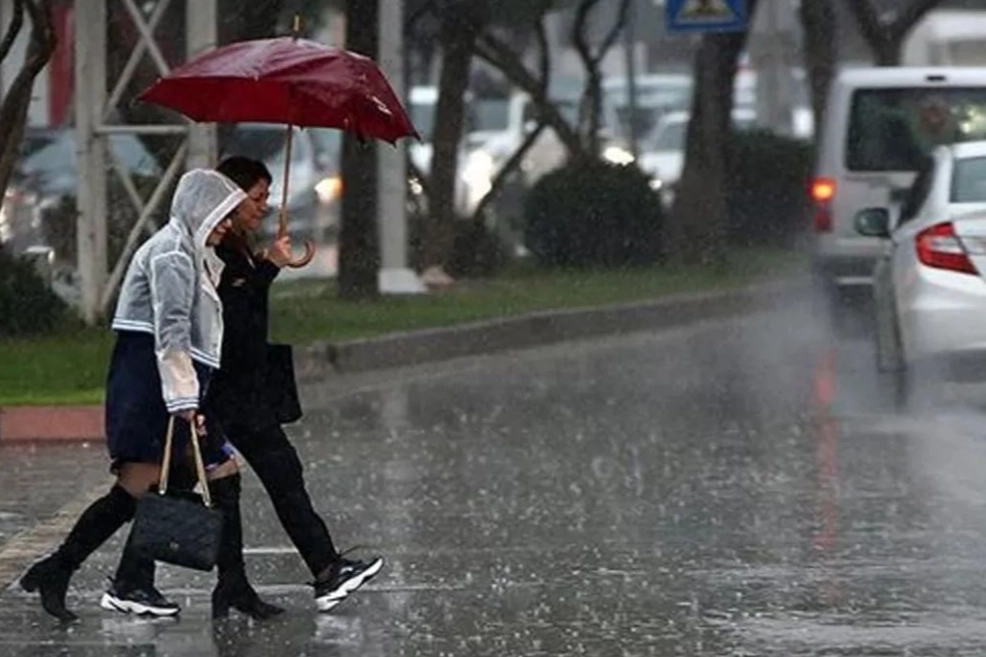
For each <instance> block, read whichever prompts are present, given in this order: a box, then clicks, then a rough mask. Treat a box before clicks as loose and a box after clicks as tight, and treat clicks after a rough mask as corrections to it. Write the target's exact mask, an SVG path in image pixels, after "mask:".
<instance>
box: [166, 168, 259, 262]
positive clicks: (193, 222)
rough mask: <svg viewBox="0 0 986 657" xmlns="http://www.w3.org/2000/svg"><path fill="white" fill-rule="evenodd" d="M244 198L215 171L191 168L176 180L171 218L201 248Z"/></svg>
mask: <svg viewBox="0 0 986 657" xmlns="http://www.w3.org/2000/svg"><path fill="white" fill-rule="evenodd" d="M246 197H247V195H246V192H244V191H243V190H242V189H240V187H239V186H238V185H237V184H236V183H234V182H233V181H231V180H230V179H229V178H227V177H226V176H224V175H222V174H221V173H219V172H218V171H213V170H211V169H192V170H191V171H189V172H188V173H186V174H185V175H183V176H182V177H181V180H179V181H178V188H177V189H176V190H175V196H174V199H173V200H172V202H171V219H172V221H176V222H177V223H178V224H179V225H181V227H182V228H183V229H184V230H186V231H187V232H188V234H189V235H191V236H192V241H193V242H194V243H195V246H196V247H197V248H200V249H201V248H204V247H205V240H206V238H208V236H209V233H211V232H212V230H213V229H214V228H215V227H216V226H218V225H219V223H220V222H221V221H222V220H223V219H225V218H226V216H227V215H228V214H229V213H230V212H232V211H233V210H234V209H235V208H236V206H237V205H239V204H240V201H242V200H243V199H245V198H246Z"/></svg>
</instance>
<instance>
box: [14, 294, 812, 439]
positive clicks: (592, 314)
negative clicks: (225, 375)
mask: <svg viewBox="0 0 986 657" xmlns="http://www.w3.org/2000/svg"><path fill="white" fill-rule="evenodd" d="M805 285H807V282H806V281H805V280H801V279H795V280H793V281H789V282H781V283H767V284H763V283H761V284H756V285H751V286H748V287H744V288H740V289H738V290H731V291H728V292H710V293H703V294H693V295H674V296H670V297H665V298H662V299H657V300H653V301H645V302H639V303H632V304H622V305H615V306H603V307H596V308H581V309H576V310H559V311H550V310H549V311H541V312H536V313H529V314H526V315H518V316H515V317H506V318H503V319H497V320H492V321H483V322H474V323H469V324H462V325H458V326H451V327H447V328H438V329H427V330H421V331H409V332H406V333H395V334H391V335H387V336H382V337H379V338H371V339H362V340H347V341H343V342H335V343H330V342H322V343H316V344H313V345H310V346H307V347H304V348H298V349H296V350H295V369H296V374H297V377H298V379H299V381H301V382H310V381H317V380H319V379H322V378H324V377H326V376H328V375H331V374H348V373H357V372H367V371H371V370H379V369H389V368H396V367H406V366H410V365H417V364H421V363H428V362H436V361H442V360H450V359H453V358H459V357H463V356H475V355H479V354H488V353H494V352H498V351H504V350H508V349H523V348H528V347H536V346H541V345H547V344H554V343H558V342H564V341H568V340H578V339H585V338H591V337H597V336H603V335H614V334H620V333H632V332H636V331H647V330H659V329H665V328H670V327H675V326H682V325H685V324H688V323H690V322H694V321H698V320H707V319H716V318H724V317H731V316H735V315H739V314H743V313H749V312H756V311H757V310H761V309H764V308H767V307H769V306H770V305H771V304H772V303H773V302H774V301H775V300H776V298H777V297H778V296H779V295H780V294H782V293H784V292H785V291H789V290H791V289H792V288H797V287H799V286H805ZM103 433H104V430H103V407H102V406H101V405H97V406H82V407H67V406H33V407H26V406H25V407H7V408H0V442H2V443H11V442H48V441H65V440H68V441H78V440H95V439H101V438H102V436H103Z"/></svg>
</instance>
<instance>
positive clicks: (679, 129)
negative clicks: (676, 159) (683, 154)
mask: <svg viewBox="0 0 986 657" xmlns="http://www.w3.org/2000/svg"><path fill="white" fill-rule="evenodd" d="M687 134H688V122H687V121H673V122H671V123H665V124H663V125H658V126H657V127H656V128H655V129H654V130H653V131H652V132H651V133H650V134H649V135H648V136H647V137H645V138H644V140H643V144H642V145H643V146H644V147H645V148H646V150H649V151H683V150H685V137H686V135H687Z"/></svg>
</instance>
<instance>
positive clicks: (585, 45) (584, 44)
mask: <svg viewBox="0 0 986 657" xmlns="http://www.w3.org/2000/svg"><path fill="white" fill-rule="evenodd" d="M598 2H599V0H583V1H582V2H581V3H580V4H579V6H578V7H577V8H576V9H575V20H574V21H572V43H573V44H575V50H576V52H578V53H579V57H581V58H582V61H583V62H586V63H587V64H588V63H590V62H593V61H594V60H593V58H592V49H591V48H590V47H589V42H588V40H587V39H586V33H585V32H586V30H585V26H586V23H588V22H589V12H591V11H592V10H593V8H594V7H595V6H596V4H597V3H598Z"/></svg>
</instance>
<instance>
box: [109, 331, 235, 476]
mask: <svg viewBox="0 0 986 657" xmlns="http://www.w3.org/2000/svg"><path fill="white" fill-rule="evenodd" d="M195 373H196V375H198V379H199V386H200V388H201V396H202V398H203V399H204V398H205V391H206V388H207V386H208V381H209V375H210V373H211V369H210V368H209V367H207V366H205V365H202V364H201V363H197V362H196V363H195ZM202 411H203V413H204V414H205V416H206V429H207V435H206V436H204V437H203V440H202V441H201V447H202V458H203V460H204V461H205V463H206V466H207V467H208V468H213V467H215V466H217V465H219V464H221V463H224V462H225V461H227V460H228V459H229V458H230V457H232V455H233V448H232V446H231V445H230V444H229V443H228V442H227V441H226V440H225V439H224V437H223V436H222V432H221V431H220V429H219V427H218V426H217V425H216V423H215V422H212V421H211V418H210V415H211V414H210V413H209V411H208V409H207V408H203V409H202ZM170 417H171V415H170V413H168V409H167V407H166V406H165V404H164V396H163V395H162V393H161V375H160V373H159V372H158V364H157V357H156V355H155V353H154V336H152V335H151V334H149V333H140V332H137V331H117V334H116V344H115V345H114V347H113V355H112V357H111V359H110V371H109V376H108V379H107V382H106V445H107V448H108V449H109V452H110V458H111V459H112V460H113V465H112V470H113V471H114V472H115V471H116V470H117V469H118V468H119V467H120V465H122V464H124V463H161V459H162V457H163V455H164V438H165V434H166V432H167V430H168V420H169V419H170ZM172 442H173V446H174V447H173V449H174V452H173V455H172V459H173V461H174V463H175V465H176V466H177V465H181V464H182V463H184V462H185V461H186V460H187V458H188V455H189V444H190V432H189V427H188V423H187V422H185V421H184V420H180V419H179V420H176V422H175V433H174V438H173V440H172Z"/></svg>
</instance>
